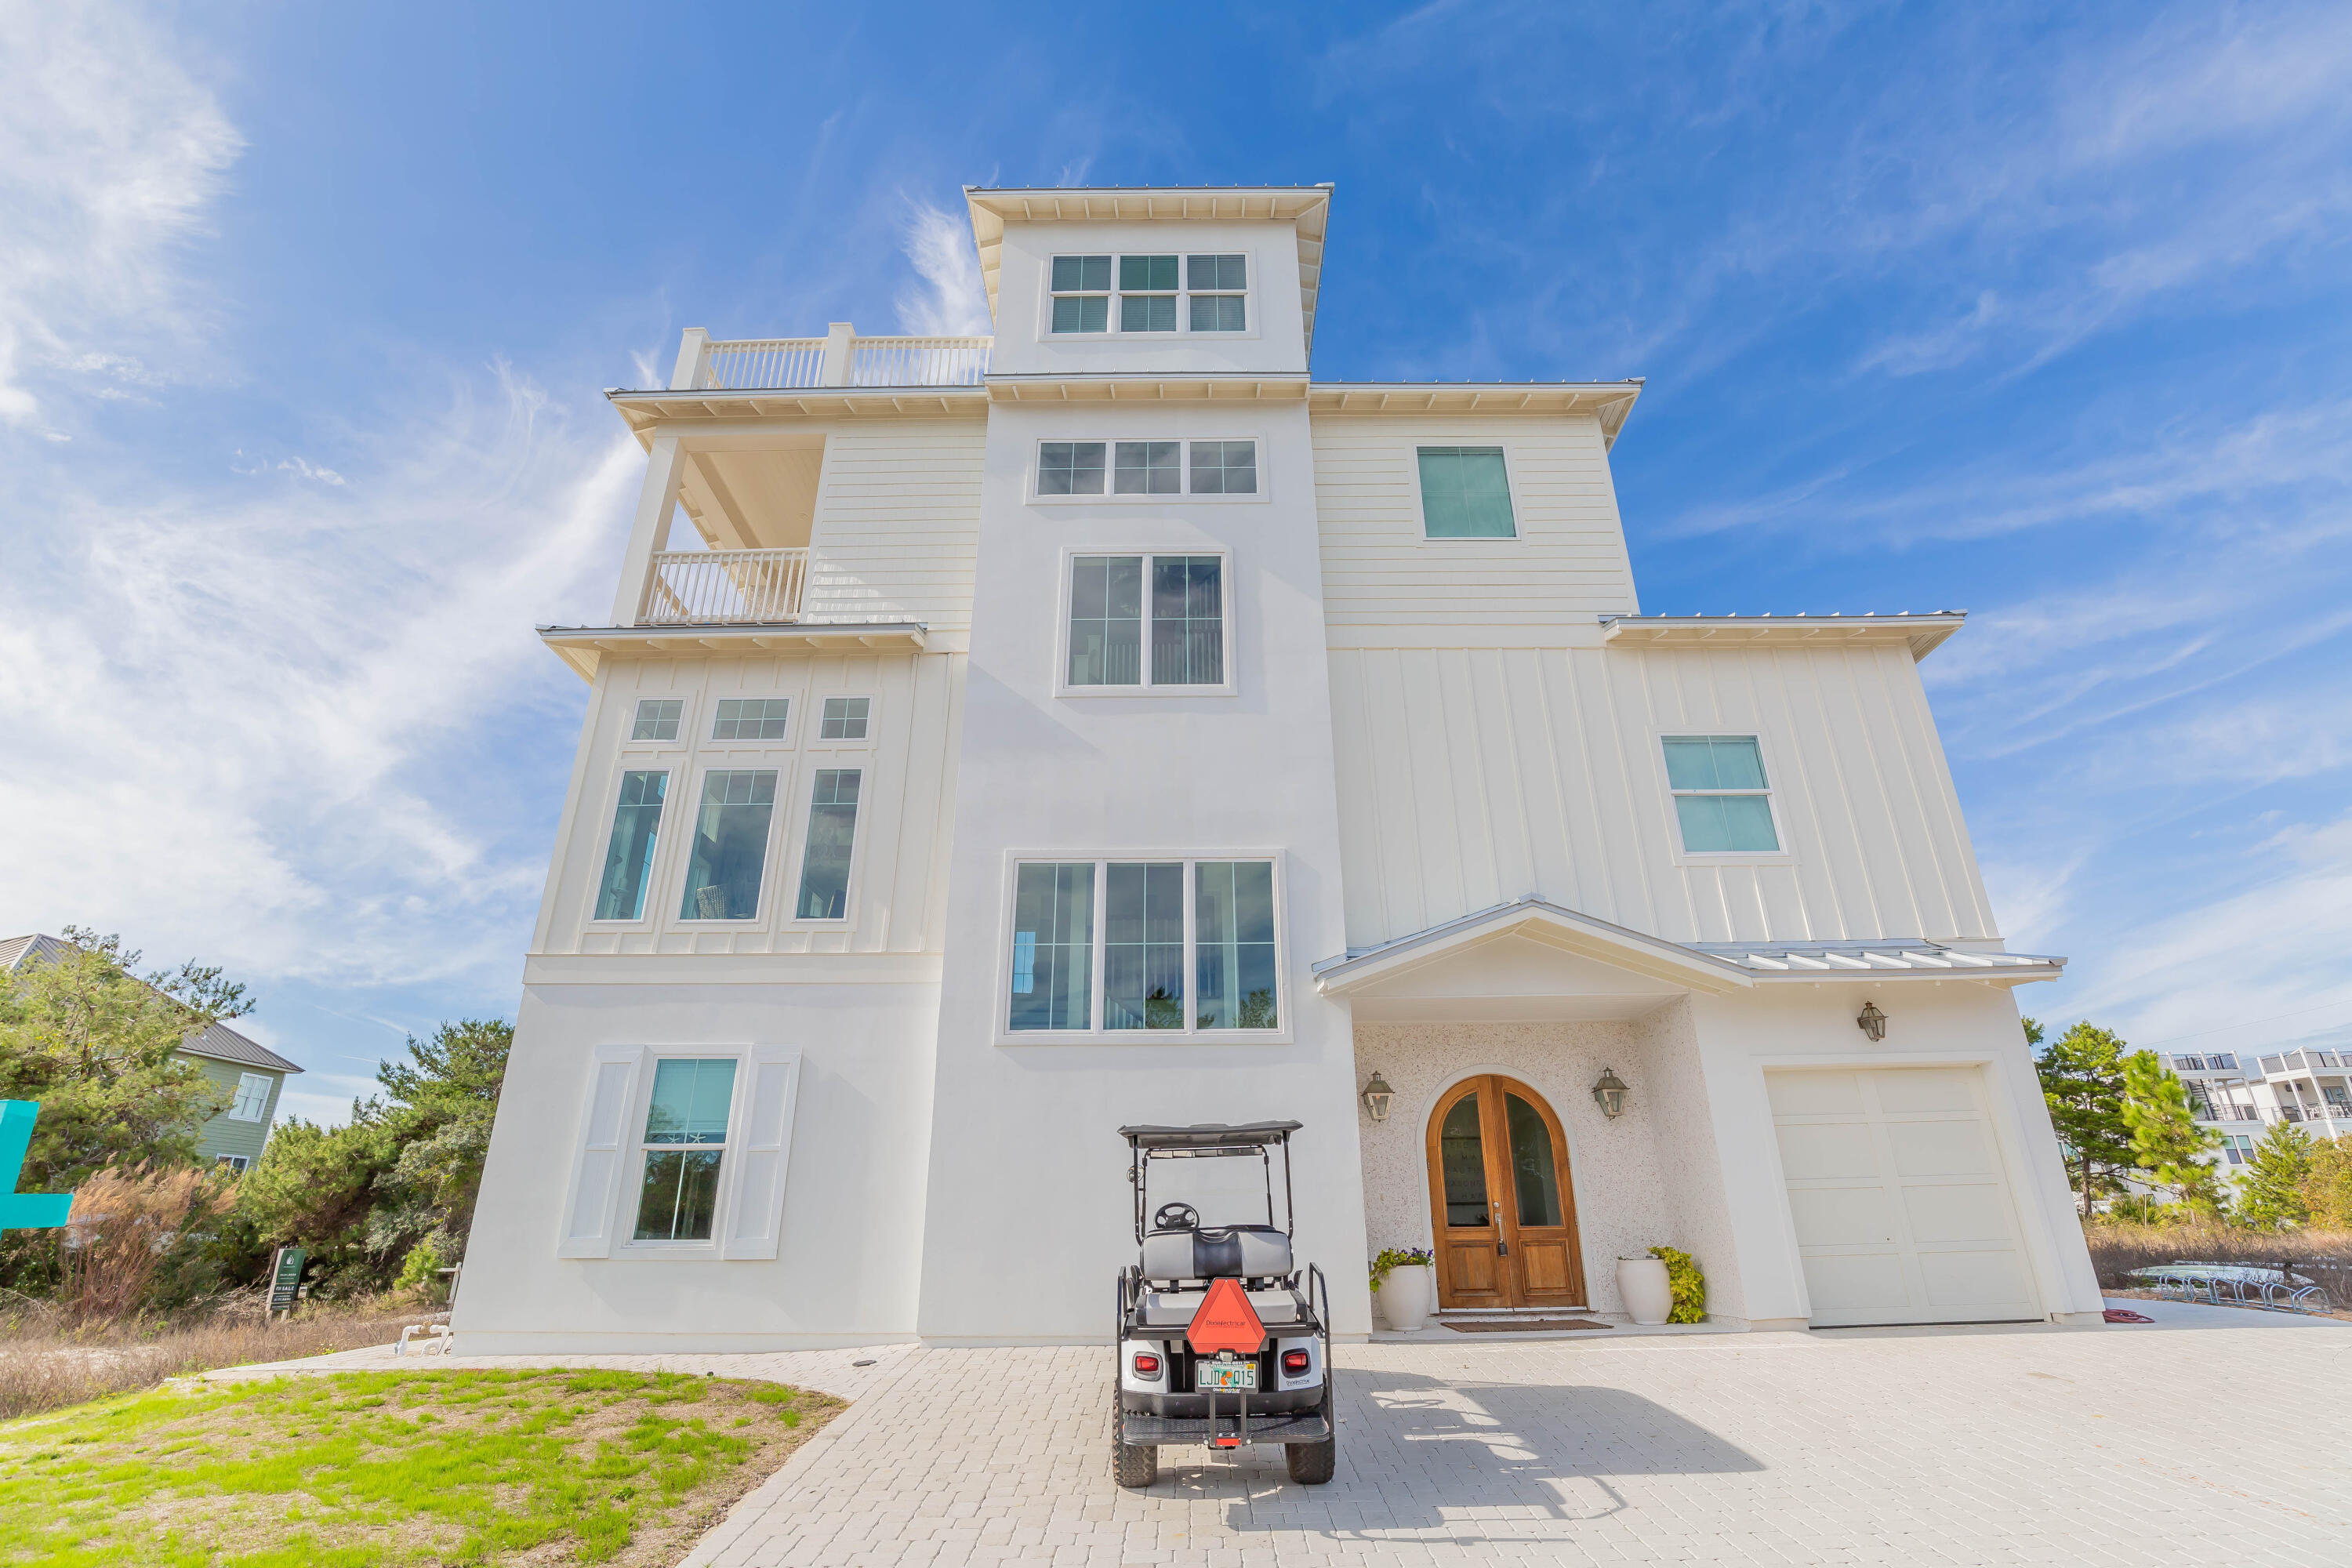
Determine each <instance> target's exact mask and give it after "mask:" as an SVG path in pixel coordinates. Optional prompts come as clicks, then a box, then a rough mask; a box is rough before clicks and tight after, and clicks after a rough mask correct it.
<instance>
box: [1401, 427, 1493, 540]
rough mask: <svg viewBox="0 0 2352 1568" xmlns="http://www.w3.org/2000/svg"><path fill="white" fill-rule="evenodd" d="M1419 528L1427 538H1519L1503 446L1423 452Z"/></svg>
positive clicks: (1418, 457) (1419, 454) (1419, 455)
mask: <svg viewBox="0 0 2352 1568" xmlns="http://www.w3.org/2000/svg"><path fill="white" fill-rule="evenodd" d="M1413 456H1414V459H1415V461H1416V463H1417V465H1418V467H1419V468H1420V470H1421V527H1422V536H1423V538H1425V539H1516V538H1517V537H1518V533H1519V529H1518V524H1517V521H1515V520H1514V519H1513V517H1512V515H1511V481H1510V476H1509V475H1508V474H1507V472H1506V471H1505V469H1504V467H1503V448H1501V447H1417V448H1415V449H1414V453H1413Z"/></svg>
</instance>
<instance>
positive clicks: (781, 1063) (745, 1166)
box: [720, 1046, 801, 1258]
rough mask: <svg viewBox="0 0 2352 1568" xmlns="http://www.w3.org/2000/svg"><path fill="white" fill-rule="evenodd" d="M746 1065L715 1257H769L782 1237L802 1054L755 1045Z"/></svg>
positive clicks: (795, 1051) (729, 1139) (792, 1049)
mask: <svg viewBox="0 0 2352 1568" xmlns="http://www.w3.org/2000/svg"><path fill="white" fill-rule="evenodd" d="M745 1065H747V1066H748V1067H749V1068H751V1088H750V1089H749V1091H748V1092H747V1093H746V1094H745V1096H744V1108H745V1109H744V1112H743V1131H742V1135H741V1136H740V1138H739V1137H737V1136H734V1135H733V1134H732V1133H731V1132H730V1135H729V1137H728V1140H727V1142H728V1151H727V1154H728V1158H729V1159H731V1160H734V1161H736V1162H737V1163H738V1170H737V1174H736V1182H735V1205H734V1209H733V1212H732V1213H731V1214H730V1215H729V1217H728V1221H727V1240H726V1245H725V1247H723V1249H722V1250H721V1252H720V1256H721V1257H725V1258H773V1257H775V1256H776V1247H777V1243H778V1242H779V1241H780V1240H781V1239H782V1235H783V1226H784V1173H785V1168H786V1167H787V1166H788V1165H789V1164H790V1163H791V1158H792V1148H793V1100H794V1099H795V1098H796V1094H797V1090H798V1088H799V1084H800V1072H801V1054H800V1052H799V1051H798V1050H796V1049H794V1048H793V1047H789V1046H754V1047H751V1052H750V1054H749V1056H748V1057H747V1058H746V1063H745Z"/></svg>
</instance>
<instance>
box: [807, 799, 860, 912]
mask: <svg viewBox="0 0 2352 1568" xmlns="http://www.w3.org/2000/svg"><path fill="white" fill-rule="evenodd" d="M862 776H863V775H862V773H860V771H859V770H858V769H856V768H820V769H818V770H817V775H816V787H815V788H814V789H813V790H811V791H810V792H809V826H808V845H807V848H806V850H805V852H803V855H802V856H801V897H800V903H799V905H798V907H797V908H796V909H795V910H793V919H794V920H803V921H837V920H842V919H844V918H845V917H846V916H847V915H848V913H849V859H850V852H851V850H852V849H853V848H854V847H855V846H856V840H857V786H858V783H859V781H860V779H861V777H862Z"/></svg>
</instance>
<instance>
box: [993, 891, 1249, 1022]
mask: <svg viewBox="0 0 2352 1568" xmlns="http://www.w3.org/2000/svg"><path fill="white" fill-rule="evenodd" d="M1275 904H1276V900H1275V876H1274V862H1273V861H1271V860H1154V861H1128V860H1101V861H1024V862H1022V863H1020V864H1018V865H1017V866H1015V868H1014V869H1013V928H1012V951H1011V953H1010V963H1009V964H1008V965H1007V968H1008V972H1009V974H1010V977H1011V985H1010V991H1011V995H1010V997H1009V1000H1008V1009H1007V1013H1006V1028H1007V1031H1008V1033H1010V1034H1013V1035H1020V1034H1032V1033H1047V1032H1051V1033H1059V1034H1101V1035H1104V1036H1118V1035H1125V1034H1129V1033H1145V1034H1167V1035H1180V1034H1202V1033H1209V1032H1216V1033H1224V1032H1228V1031H1235V1032H1248V1033H1260V1032H1272V1031H1276V1030H1279V1029H1280V1028H1281V1027H1282V1008H1281V1005H1280V994H1281V981H1280V958H1279V954H1278V946H1279V944H1278V942H1277V939H1276V932H1277V929H1278V925H1279V921H1278V919H1277V916H1276V907H1275ZM1097 917H1099V918H1097ZM1097 1020H1099V1023H1097Z"/></svg>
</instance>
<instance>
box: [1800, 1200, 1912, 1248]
mask: <svg viewBox="0 0 2352 1568" xmlns="http://www.w3.org/2000/svg"><path fill="white" fill-rule="evenodd" d="M1789 1212H1790V1215H1792V1216H1793V1217H1794V1218H1795V1220H1796V1222H1797V1245H1798V1246H1799V1247H1861V1246H1865V1245H1892V1244H1893V1242H1894V1240H1895V1204H1894V1201H1893V1199H1892V1198H1891V1197H1890V1196H1889V1195H1888V1194H1887V1191H1886V1189H1885V1187H1883V1186H1868V1187H1791V1188H1790V1189H1789Z"/></svg>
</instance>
